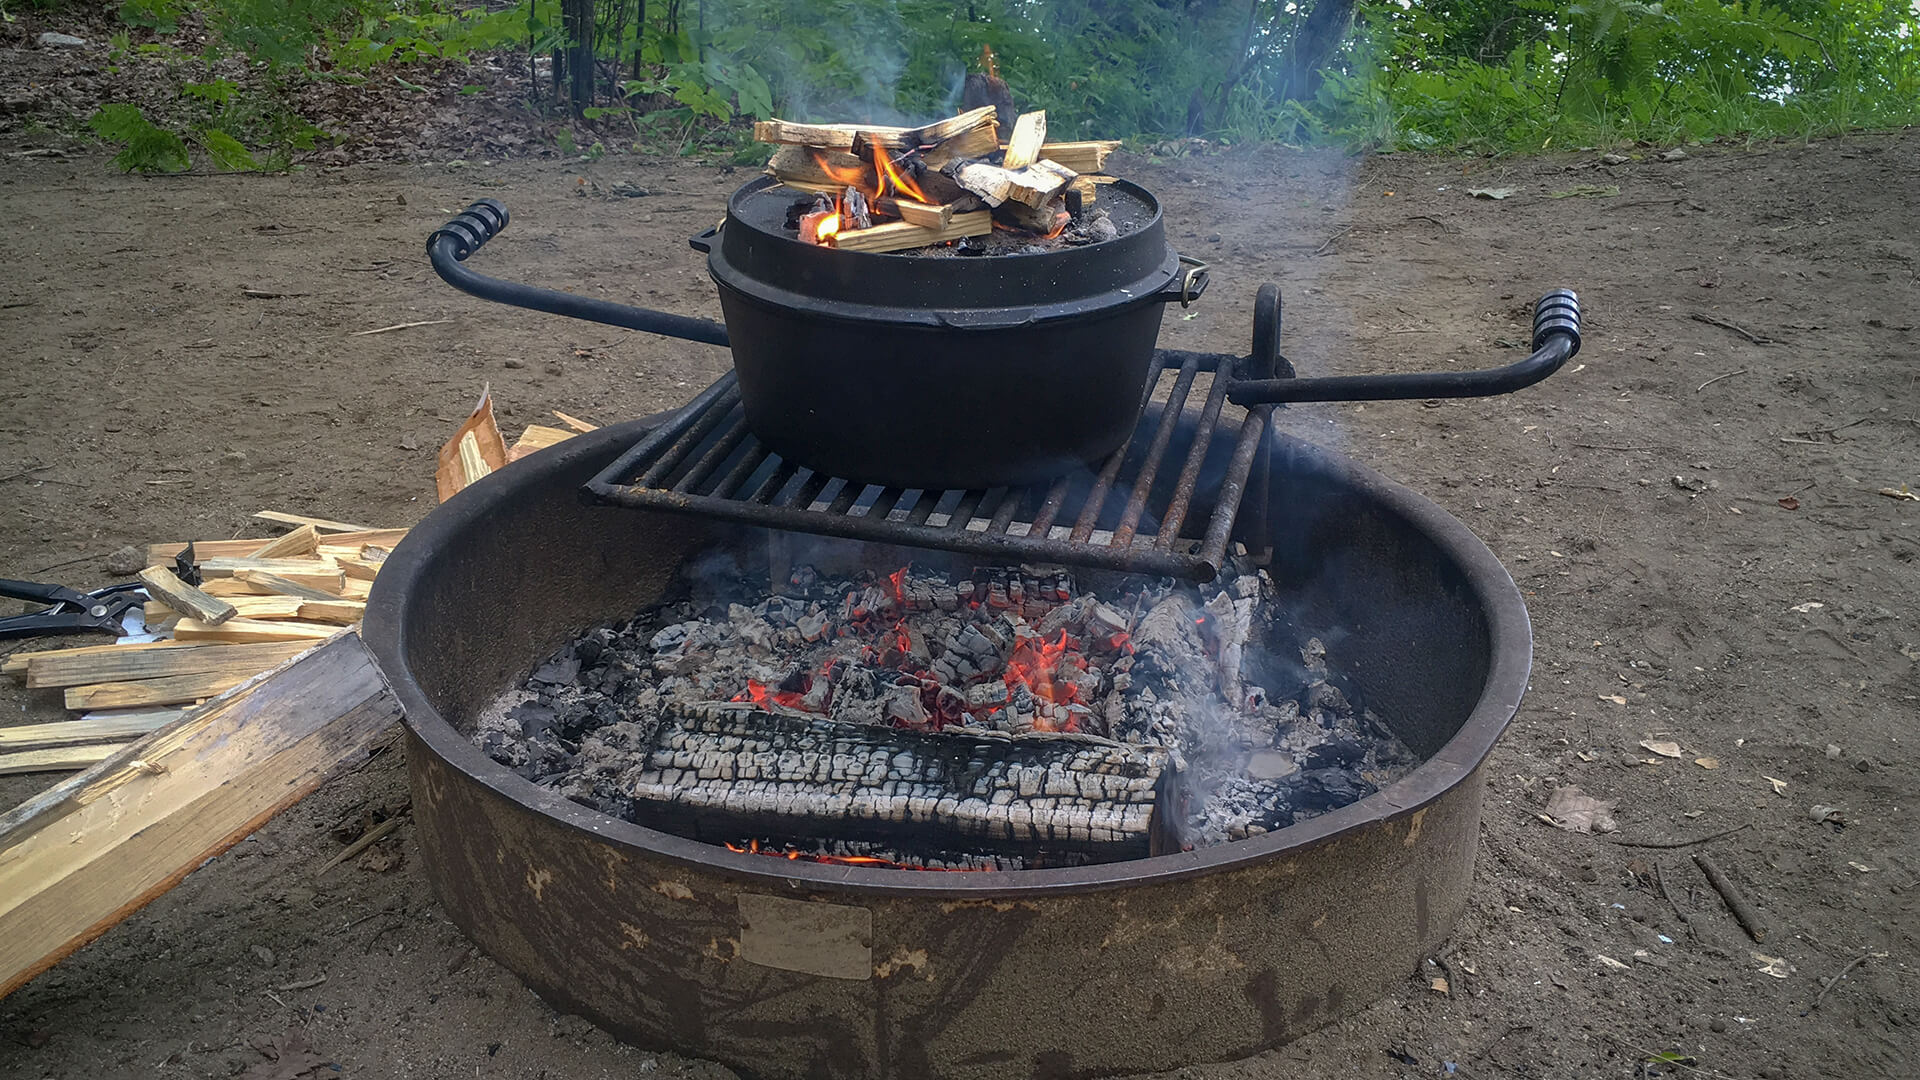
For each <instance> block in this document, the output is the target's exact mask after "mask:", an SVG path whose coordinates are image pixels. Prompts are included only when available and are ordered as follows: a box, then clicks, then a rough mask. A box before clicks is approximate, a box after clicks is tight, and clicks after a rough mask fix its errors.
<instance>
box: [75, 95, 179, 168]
mask: <svg viewBox="0 0 1920 1080" xmlns="http://www.w3.org/2000/svg"><path fill="white" fill-rule="evenodd" d="M88 126H89V127H91V128H93V130H94V133H95V134H97V135H99V136H100V137H101V138H103V139H107V140H109V141H111V142H117V143H121V144H122V146H121V148H120V152H119V153H118V154H115V155H114V157H113V163H114V164H115V165H117V166H119V167H120V168H121V169H122V170H124V171H126V172H138V173H165V172H184V171H185V170H186V169H187V168H188V167H189V166H191V165H192V164H193V162H192V161H190V160H189V159H188V158H187V144H186V143H184V142H182V141H180V136H178V135H175V134H174V133H173V132H171V131H168V130H166V129H165V128H162V127H159V126H157V125H156V124H154V123H153V122H152V121H151V120H148V119H147V117H146V114H145V113H143V112H141V111H140V110H139V109H138V108H136V107H135V106H132V105H102V106H101V107H100V111H99V112H96V113H94V114H93V119H92V120H90V121H88Z"/></svg>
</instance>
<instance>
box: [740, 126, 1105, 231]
mask: <svg viewBox="0 0 1920 1080" xmlns="http://www.w3.org/2000/svg"><path fill="white" fill-rule="evenodd" d="M999 129H1000V121H999V120H998V119H997V118H996V111H995V109H994V108H993V107H992V106H988V105H983V106H981V107H979V108H975V109H972V110H970V111H968V112H965V113H962V114H960V115H959V116H955V117H952V118H949V119H947V120H942V121H940V122H938V123H934V124H927V125H924V126H922V127H918V128H899V127H879V126H873V125H861V124H796V123H792V122H789V121H785V120H768V121H762V122H761V123H759V124H756V125H755V128H754V131H755V136H756V137H757V138H759V139H760V140H761V141H763V142H770V143H778V144H781V145H780V148H779V149H778V150H777V151H776V152H775V153H774V155H773V157H772V159H771V160H770V161H769V162H768V163H767V172H768V174H769V175H771V176H773V177H775V178H776V179H778V180H780V181H781V182H782V183H784V184H787V185H789V186H791V187H794V188H798V189H799V190H801V191H804V192H808V193H811V194H813V195H815V196H816V198H815V199H813V200H807V201H803V202H800V203H797V204H796V205H795V207H794V209H793V211H791V212H790V213H789V222H788V223H789V226H790V227H792V228H794V229H795V230H796V231H798V233H799V234H800V239H801V240H802V241H803V242H805V243H812V244H820V245H822V246H827V247H836V248H842V249H845V250H851V251H867V252H879V251H901V250H906V249H909V248H916V247H925V246H929V245H933V244H939V243H946V242H949V241H952V240H956V239H961V238H964V237H969V236H980V235H985V234H986V233H987V232H989V231H991V229H992V227H993V224H994V223H996V222H997V223H998V224H1000V225H1003V226H1006V227H1008V228H1011V229H1017V230H1022V231H1025V232H1030V233H1036V234H1039V235H1041V236H1046V237H1051V236H1053V235H1056V234H1057V233H1058V232H1059V231H1060V230H1061V229H1062V228H1064V227H1065V226H1066V225H1067V224H1068V222H1069V221H1070V220H1071V217H1072V215H1073V214H1074V213H1077V212H1078V211H1077V209H1075V206H1076V205H1078V206H1084V205H1085V204H1087V203H1090V202H1092V201H1093V199H1092V196H1093V187H1092V184H1091V183H1090V182H1083V181H1086V179H1087V178H1086V177H1084V176H1083V175H1082V172H1083V171H1088V172H1090V171H1097V170H1098V169H1100V168H1101V167H1103V166H1104V165H1105V163H1106V157H1107V154H1108V153H1110V152H1111V151H1112V149H1113V148H1114V147H1115V146H1117V145H1118V144H1117V143H1112V142H1079V143H1057V144H1049V143H1047V142H1046V131H1047V118H1046V113H1044V112H1031V113H1026V114H1024V115H1022V116H1020V117H1019V119H1018V120H1016V121H1015V122H1014V124H1013V131H1012V133H1011V135H1010V137H1009V141H1008V143H1007V145H1006V146H1004V147H1002V146H1001V145H1000V142H999ZM1069 163H1072V164H1069ZM1075 165H1080V166H1087V167H1088V168H1086V169H1084V170H1083V169H1076V168H1075V167H1074V166H1075ZM1069 189H1072V190H1073V191H1077V192H1078V193H1079V194H1078V195H1076V196H1075V199H1076V200H1078V202H1077V204H1070V202H1069V199H1068V198H1067V196H1068V192H1069ZM817 196H826V198H818V197H817ZM982 206H984V207H986V208H988V209H989V210H991V211H992V213H991V214H990V215H989V216H988V217H987V218H986V219H985V220H986V224H984V225H980V224H974V223H975V222H978V221H979V220H981V219H979V218H976V217H973V216H972V214H973V212H975V211H977V210H978V209H979V208H980V207H982ZM889 219H897V220H889ZM963 223H964V224H963ZM899 225H906V226H914V227H918V228H919V229H921V230H923V231H920V232H915V231H913V229H911V228H906V229H903V228H898V227H896V226H899ZM963 228H964V229H966V230H967V231H959V230H961V229H963ZM876 230H887V231H885V232H883V233H880V234H879V235H876V236H867V235H865V234H867V233H869V232H873V231H876ZM974 230H978V231H974Z"/></svg>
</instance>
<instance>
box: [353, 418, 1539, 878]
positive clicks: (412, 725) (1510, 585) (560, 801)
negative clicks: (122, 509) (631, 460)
mask: <svg viewBox="0 0 1920 1080" xmlns="http://www.w3.org/2000/svg"><path fill="white" fill-rule="evenodd" d="M669 415H671V414H669V413H656V414H654V415H652V416H648V417H644V418H641V419H637V420H631V421H628V422H626V423H621V424H615V425H612V426H609V427H604V428H599V429H597V430H595V431H592V432H588V433H586V434H582V435H577V436H575V437H573V438H571V439H568V440H566V441H565V442H562V443H560V444H557V445H555V446H553V447H551V448H549V449H546V450H542V451H540V452H538V453H536V454H532V455H529V456H528V457H527V458H523V459H522V460H521V461H518V462H514V463H512V464H510V465H508V466H507V467H506V468H505V469H502V470H500V471H499V472H496V473H494V474H492V475H489V476H487V477H485V478H483V479H481V480H480V481H478V482H477V483H474V484H472V485H470V486H469V487H467V488H466V489H465V490H463V491H461V492H459V493H458V494H456V495H455V496H454V497H453V498H451V499H449V500H447V501H446V502H445V503H442V504H441V505H440V506H439V507H437V508H435V509H434V510H433V511H432V512H430V513H429V514H428V515H427V517H426V518H425V519H424V520H423V521H421V522H420V523H419V524H418V525H416V526H414V527H413V528H412V529H411V530H410V531H409V532H408V533H407V535H406V537H405V538H404V539H403V540H401V542H400V543H399V545H398V546H396V547H395V548H394V551H393V553H392V555H390V556H389V557H388V559H387V561H386V563H385V564H384V565H383V566H382V568H381V572H380V576H379V577H378V578H377V579H376V580H375V582H374V586H373V589H372V592H371V594H370V595H369V596H368V598H367V609H366V615H365V618H364V621H363V623H362V633H363V635H364V637H365V640H366V642H367V645H368V646H369V647H370V648H371V649H372V650H373V653H374V655H375V657H376V658H377V659H378V660H379V661H380V665H381V668H382V669H383V671H384V672H385V674H386V677H387V680H388V682H389V683H390V685H391V686H392V688H393V691H394V694H395V696H396V697H398V698H399V699H400V704H401V707H402V709H403V713H404V716H403V722H404V723H405V724H406V726H407V728H408V730H409V731H410V732H412V734H413V735H414V736H415V737H416V738H418V739H419V740H420V741H421V742H422V743H423V744H425V745H426V746H427V747H428V748H429V749H431V750H432V751H433V752H434V754H435V755H436V756H438V758H439V759H440V760H441V762H443V763H444V764H446V765H447V766H448V767H450V768H453V769H456V770H458V771H459V772H461V773H463V774H464V775H465V776H466V777H467V778H468V779H469V780H472V781H474V782H476V783H479V784H481V785H483V786H485V787H486V788H488V789H489V790H491V791H493V792H494V793H495V794H498V795H500V796H501V797H503V798H505V799H507V800H509V801H511V802H513V803H516V804H518V805H520V806H522V807H525V808H527V809H528V810H531V811H534V812H536V813H540V814H544V815H546V816H548V817H550V818H553V819H555V820H556V821H558V822H559V823H560V824H562V825H564V826H565V827H567V828H569V829H574V830H578V831H579V832H581V833H582V834H583V835H585V836H590V837H593V838H595V839H597V840H600V841H603V842H608V843H615V844H621V845H625V846H630V847H633V848H636V849H638V850H640V851H642V852H644V853H646V854H647V855H649V856H652V857H657V858H662V859H666V860H668V861H671V862H676V863H683V864H686V865H688V866H690V867H695V868H698V869H700V870H703V871H706V872H709V873H721V874H724V875H728V876H731V877H735V878H738V879H740V880H742V881H749V882H755V883H758V884H761V885H778V886H784V887H788V888H793V887H798V886H805V887H806V888H808V889H811V890H815V891H822V892H841V893H849V894H864V895H869V896H871V895H887V896H900V897H907V896H937V897H962V898H965V897H973V898H989V897H991V898H1000V897H1010V898H1018V897H1022V896H1039V895H1043V894H1057V893H1061V892H1098V891H1103V890H1106V889H1116V888H1127V887H1133V886H1137V885H1145V884H1157V883H1171V882H1177V881H1181V880H1183V879H1186V878H1191V877H1197V876H1203V875H1208V874H1214V873H1219V872H1221V871H1227V870H1232V869H1236V868H1239V867H1243V866H1248V865H1252V864H1257V863H1265V862H1268V861H1271V860H1273V859H1275V858H1279V857H1282V856H1285V855H1288V854H1297V853H1304V852H1305V851H1307V850H1308V849H1311V848H1314V847H1317V846H1319V845H1322V844H1326V843H1331V842H1333V841H1335V840H1337V839H1339V838H1340V837H1341V836H1342V835H1344V834H1348V833H1355V832H1359V831H1360V830H1363V829H1365V828H1367V827H1369V826H1372V825H1376V824H1384V823H1387V822H1394V821H1399V820H1401V819H1404V818H1408V817H1411V816H1412V815H1414V814H1416V813H1418V812H1419V811H1420V810H1421V809H1423V808H1424V807H1426V806H1428V805H1430V804H1432V803H1434V802H1436V801H1437V800H1439V799H1440V798H1441V797H1442V796H1444V795H1445V794H1447V793H1448V792H1449V791H1451V790H1453V789H1454V788H1455V787H1456V786H1458V785H1459V784H1461V783H1462V782H1464V781H1466V780H1467V779H1468V778H1469V777H1471V776H1472V775H1473V774H1474V773H1475V772H1476V771H1477V770H1478V769H1479V768H1480V767H1481V766H1482V765H1483V764H1484V763H1485V761H1486V759H1487V757H1488V756H1489V755H1490V754H1491V753H1492V752H1493V748H1494V746H1495V745H1496V744H1497V743H1498V742H1499V739H1500V736H1501V735H1502V734H1504V733H1505V731H1506V729H1507V725H1508V724H1509V723H1511V722H1512V720H1513V717H1514V716H1515V714H1516V713H1518V711H1519V708H1520V701H1521V699H1522V697H1523V696H1524V695H1525V693H1526V689H1527V681H1528V678H1529V677H1530V675H1531V672H1532V667H1533V627H1532V623H1531V620H1530V619H1529V618H1528V615H1527V608H1526V602H1525V601H1524V600H1523V599H1522V597H1521V595H1520V590H1519V587H1518V586H1516V585H1515V584H1514V582H1513V578H1512V576H1511V575H1510V574H1508V572H1507V569H1506V567H1504V566H1502V565H1501V564H1500V561H1499V559H1498V558H1497V557H1495V556H1494V554H1493V551H1492V550H1491V549H1490V548H1488V547H1487V545H1486V543H1485V542H1484V541H1482V540H1481V539H1480V538H1479V537H1478V536H1476V535H1474V533H1473V531H1472V530H1470V529H1468V528H1467V526H1466V524H1465V523H1463V522H1462V521H1461V520H1460V519H1459V518H1456V517H1454V516H1453V515H1452V514H1450V513H1448V512H1447V511H1446V510H1445V509H1444V508H1442V507H1441V506H1440V505H1439V504H1438V503H1435V502H1433V501H1432V500H1430V499H1428V498H1426V497H1425V496H1423V495H1421V494H1419V493H1418V492H1416V491H1414V490H1413V489H1412V488H1409V487H1407V486H1405V485H1403V484H1400V483H1397V482H1395V481H1393V480H1390V479H1388V478H1387V477H1386V476H1385V475H1383V474H1382V473H1379V472H1377V471H1375V470H1373V469H1370V468H1368V467H1367V466H1365V465H1362V464H1360V463H1359V462H1357V461H1354V460H1352V459H1351V458H1348V457H1347V456H1345V455H1344V454H1339V453H1336V452H1334V451H1332V450H1328V449H1326V448H1324V447H1320V446H1317V445H1315V444H1313V443H1308V442H1304V441H1302V440H1300V439H1296V438H1294V437H1292V436H1289V435H1285V434H1282V433H1279V432H1275V433H1273V434H1272V436H1271V437H1272V438H1273V440H1274V451H1275V453H1276V455H1278V456H1280V457H1283V458H1293V459H1295V460H1299V459H1306V460H1308V461H1311V462H1312V463H1313V466H1314V467H1316V468H1319V469H1323V470H1326V471H1327V472H1328V473H1329V474H1330V475H1331V476H1332V477H1333V478H1335V479H1337V480H1338V481H1340V482H1342V483H1346V484H1349V485H1351V486H1352V487H1353V488H1354V489H1355V490H1356V491H1359V492H1362V493H1364V494H1367V495H1369V496H1371V497H1373V498H1375V499H1377V500H1378V502H1379V504H1380V505H1382V506H1384V507H1387V508H1389V509H1390V510H1392V511H1393V512H1395V513H1397V514H1399V515H1401V516H1403V517H1404V518H1405V519H1406V520H1408V521H1409V522H1410V523H1411V524H1412V525H1413V526H1415V527H1416V528H1417V529H1418V530H1419V531H1420V532H1422V533H1423V534H1424V535H1426V536H1428V537H1430V538H1431V539H1432V540H1433V541H1434V543H1435V544H1436V545H1437V546H1438V547H1439V548H1440V549H1441V550H1442V552H1443V553H1444V554H1445V555H1446V556H1447V557H1448V558H1450V559H1452V560H1454V561H1455V563H1456V564H1457V565H1458V566H1459V567H1460V569H1461V572H1462V576H1463V577H1464V578H1465V580H1466V583H1467V585H1468V587H1469V588H1470V589H1471V590H1472V592H1473V593H1474V594H1475V596H1476V598H1477V599H1478V600H1479V602H1480V605H1481V610H1483V611H1484V612H1485V613H1486V617H1487V638H1488V644H1489V652H1490V661H1489V664H1488V668H1487V674H1486V678H1485V681H1484V684H1483V689H1482V691H1481V694H1480V697H1479V699H1478V700H1477V701H1476V702H1475V703H1474V707H1473V710H1472V711H1471V712H1470V713H1469V714H1468V716H1467V720H1466V722H1465V723H1464V724H1462V725H1461V726H1460V729H1459V730H1458V731H1457V732H1455V733H1454V735H1453V736H1452V737H1451V738H1449V739H1448V740H1447V741H1446V743H1445V744H1444V745H1442V746H1441V747H1440V749H1439V750H1437V751H1436V752H1435V753H1434V754H1433V755H1432V756H1431V757H1429V758H1428V759H1427V760H1426V761H1425V762H1423V763H1421V764H1420V765H1419V766H1418V767H1417V768H1415V769H1414V770H1413V772H1411V773H1409V774H1408V775H1407V776H1405V777H1403V778H1402V779H1400V780H1399V781H1397V782H1395V783H1393V784H1390V785H1388V786H1387V787H1384V788H1382V789H1380V790H1379V791H1377V792H1375V793H1373V794H1372V795H1369V796H1367V797H1365V798H1363V799H1361V800H1359V801H1357V802H1354V803H1351V804H1349V805H1347V806H1344V807H1341V808H1340V809H1338V810H1335V811H1332V812H1331V813H1327V814H1323V815H1321V816H1319V817H1316V818H1312V819H1310V820H1308V821H1305V822H1302V823H1300V824H1297V825H1292V826H1289V827H1288V828H1285V829H1281V830H1279V831H1277V832H1272V833H1268V834H1266V835H1265V836H1260V837H1254V838H1251V839H1246V840H1236V841H1233V842H1231V843H1226V844H1220V845H1217V846H1214V847H1209V848H1202V849H1196V850H1194V851H1185V852H1177V853H1174V854H1170V855H1155V856H1150V857H1148V858H1144V859H1133V860H1129V861H1125V862H1117V863H1102V864H1097V865H1093V866H1077V867H1062V868H1052V869H1040V870H981V871H974V872H969V873H964V874H928V873H921V872H916V871H909V870H888V869H880V868H869V867H860V866H842V865H837V864H829V863H813V862H806V861H802V860H790V859H773V858H769V857H767V856H765V855H755V854H749V853H744V852H735V851H730V850H728V849H727V848H725V847H721V846H718V845H714V844H708V843H705V842H703V841H699V840H690V839H687V838H685V837H680V836H675V835H673V834H671V833H664V832H660V831H658V830H655V829H649V828H647V827H645V826H642V825H636V824H634V823H632V822H628V821H622V820H621V819H619V818H615V817H611V816H609V815H606V814H603V813H600V812H599V811H597V810H592V809H589V808H587V807H585V806H581V805H580V804H578V803H575V802H573V801H572V800H570V799H565V798H562V797H560V796H559V795H557V794H555V793H553V792H552V791H550V790H548V789H545V788H541V787H540V786H538V785H537V784H535V783H534V782H533V781H531V780H528V779H526V778H525V777H522V776H520V775H519V774H518V773H516V772H514V771H512V770H511V769H509V768H507V767H506V766H504V765H501V764H500V763H499V762H496V761H494V760H493V759H492V758H489V757H487V756H486V754H484V753H482V752H481V750H480V748H479V747H477V746H475V745H474V744H473V742H472V741H471V740H470V739H469V738H468V737H467V736H465V735H463V734H461V733H460V731H459V730H458V729H456V728H455V727H454V726H453V725H452V724H451V723H450V722H448V721H447V719H446V718H445V717H443V716H441V715H440V712H439V709H438V708H436V707H435V706H434V704H433V703H432V701H430V700H429V699H428V697H427V694H426V692H425V691H424V690H423V689H422V688H421V686H420V684H419V683H418V682H417V681H416V680H415V679H414V678H413V676H412V672H411V671H410V670H409V669H408V668H407V666H406V663H405V657H406V656H408V655H409V651H410V650H409V643H408V640H407V630H406V619H405V617H404V613H405V607H406V605H405V598H406V588H405V586H404V585H403V584H400V583H404V582H408V581H411V580H412V579H414V578H415V577H417V576H419V575H420V574H421V573H422V572H423V571H424V570H426V569H427V567H428V565H429V564H430V563H431V561H432V559H433V557H434V553H435V552H437V551H440V550H442V549H444V548H445V547H446V546H447V542H448V541H449V540H450V539H451V536H452V535H453V534H457V533H458V532H460V531H461V530H463V529H465V528H466V527H468V526H469V525H470V524H471V523H472V521H473V520H474V519H476V518H484V517H486V516H487V513H488V511H489V510H490V509H491V506H492V497H491V496H492V492H493V489H494V488H496V487H498V486H499V485H501V484H503V483H506V482H507V481H508V480H509V479H514V480H517V479H518V478H519V476H520V475H522V474H524V473H525V472H526V471H527V470H530V469H541V468H543V467H544V471H550V472H561V471H564V469H563V465H564V464H567V463H571V464H574V465H580V464H583V463H584V462H586V461H587V460H588V459H596V458H597V459H603V460H602V463H603V464H604V461H610V460H612V458H613V457H614V456H615V455H617V454H618V453H619V452H620V451H621V450H622V449H624V448H626V447H627V446H629V445H631V444H632V443H633V442H634V440H636V439H638V438H640V437H642V436H644V435H645V434H646V432H647V430H648V429H650V428H652V427H654V426H656V425H658V424H659V423H661V422H662V421H663V420H664V419H665V418H666V417H667V416H669Z"/></svg>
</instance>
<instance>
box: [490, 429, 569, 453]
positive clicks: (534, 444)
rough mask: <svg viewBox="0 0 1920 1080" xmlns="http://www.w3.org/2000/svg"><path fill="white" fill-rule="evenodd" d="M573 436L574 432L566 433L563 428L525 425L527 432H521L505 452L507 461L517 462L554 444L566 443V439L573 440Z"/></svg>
mask: <svg viewBox="0 0 1920 1080" xmlns="http://www.w3.org/2000/svg"><path fill="white" fill-rule="evenodd" d="M574 435H575V432H571V431H568V430H566V429H565V428H556V427H546V426H544V425H541V424H529V425H527V430H525V431H523V432H521V433H520V438H518V439H516V440H514V444H513V446H512V447H511V448H509V449H508V450H507V460H508V461H519V460H520V459H521V458H523V457H526V456H527V455H528V454H531V453H533V452H534V451H536V450H545V449H546V448H547V447H549V446H553V445H554V444H556V443H563V442H566V441H567V440H568V439H571V438H573V436H574Z"/></svg>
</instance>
